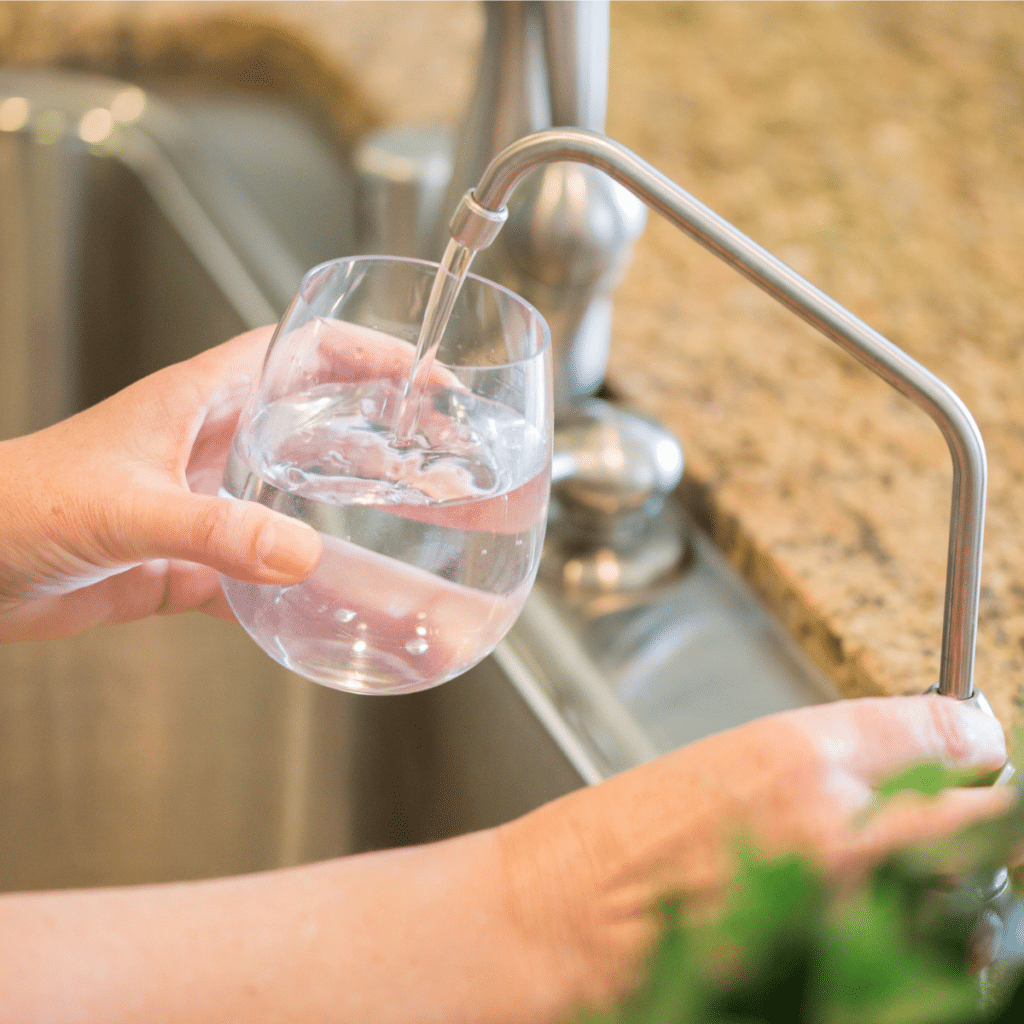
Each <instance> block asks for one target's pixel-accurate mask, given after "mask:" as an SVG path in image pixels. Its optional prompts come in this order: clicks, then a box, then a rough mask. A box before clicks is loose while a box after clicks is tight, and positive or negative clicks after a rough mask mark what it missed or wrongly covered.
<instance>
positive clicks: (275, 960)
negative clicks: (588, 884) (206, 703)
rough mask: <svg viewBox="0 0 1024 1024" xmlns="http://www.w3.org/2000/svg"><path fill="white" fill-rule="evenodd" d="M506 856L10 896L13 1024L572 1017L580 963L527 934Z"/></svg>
mask: <svg viewBox="0 0 1024 1024" xmlns="http://www.w3.org/2000/svg"><path fill="white" fill-rule="evenodd" d="M504 859H505V858H504V855H503V853H502V851H501V844H500V842H499V839H498V834H497V833H495V832H484V833H478V834H476V835H473V836H468V837H464V838H462V839H458V840H453V841H450V842H447V843H441V844H435V845H433V846H427V847H418V848H414V849H410V850H401V851H392V852H387V853H381V854H370V855H366V856H362V857H352V858H347V859H344V860H338V861H331V862H327V863H323V864H317V865H311V866H308V867H303V868H296V869H289V870H284V871H277V872H270V873H267V874H264V875H253V876H246V877H242V878H233V879H221V880H215V881H210V882H200V883H188V884H179V885H166V886H152V887H141V888H134V889H121V890H94V891H85V892H70V893H47V894H19V895H13V896H7V897H3V898H2V899H0V1005H2V1006H3V1018H4V1020H5V1021H6V1022H10V1024H19V1022H22V1021H24V1022H31V1024H51V1022H52V1024H58V1022H59V1024H65V1022H69V1021H75V1022H76V1024H77V1022H92V1021H96V1022H103V1024H117V1022H122V1021H146V1022H147V1024H172V1022H175V1024H176V1022H181V1024H185V1022H188V1024H207V1022H211V1024H212V1022H217V1024H223V1022H226V1021H247V1022H251V1024H257V1022H261V1021H295V1022H299V1021H315V1022H322V1021H328V1020H330V1021H335V1020H337V1021H358V1022H360V1024H366V1022H381V1024H384V1022H390V1021H394V1022H396V1024H397V1022H401V1024H408V1022H409V1021H413V1020H415V1021H417V1022H421V1021H423V1022H426V1021H436V1022H443V1021H451V1022H459V1024H466V1022H471V1021H487V1022H488V1024H498V1022H506V1021H507V1022H518V1021H522V1022H530V1024H537V1022H542V1021H548V1020H550V1021H555V1020H561V1019H564V1017H565V1014H566V1012H567V1011H568V1010H571V1008H572V1007H573V1005H574V1004H575V1003H576V1001H577V1000H578V997H579V992H580V987H581V984H582V982H581V978H580V974H581V966H580V962H579V959H578V957H575V956H572V955H568V954H567V955H565V956H562V955H560V953H559V951H558V950H555V949H552V948H545V947H544V946H543V941H538V940H537V936H535V935H529V934H527V933H526V932H524V931H523V930H522V929H521V928H520V927H519V926H518V923H517V922H516V920H515V916H516V915H514V914H511V913H510V912H509V902H508V896H509V894H508V885H507V880H506V877H505V871H504V867H503V862H504ZM538 895H539V894H538Z"/></svg>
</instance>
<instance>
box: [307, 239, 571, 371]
mask: <svg viewBox="0 0 1024 1024" xmlns="http://www.w3.org/2000/svg"><path fill="white" fill-rule="evenodd" d="M357 262H360V263H361V262H367V263H370V262H374V263H402V264H406V265H409V266H419V267H425V268H430V269H431V270H432V271H433V272H434V273H435V274H436V273H437V271H438V270H440V269H441V264H440V263H438V262H436V261H435V260H425V259H420V258H419V257H416V256H388V255H387V254H386V253H369V254H366V255H361V256H360V255H357V256H336V257H335V258H334V259H330V260H324V262H323V263H318V264H317V265H316V266H315V267H310V269H309V270H307V271H306V272H305V273H304V274H303V275H302V280H301V281H300V282H299V287H298V289H297V291H296V298H297V299H299V300H300V301H301V302H302V304H303V305H304V306H305V307H306V309H308V310H309V313H310V315H311V316H312V317H313V318H315V319H316V320H318V321H320V322H321V323H325V324H328V323H331V322H335V323H337V322H341V323H345V322H347V321H337V320H334V321H332V319H331V318H329V317H325V316H323V315H322V314H320V313H315V312H313V304H312V303H311V302H310V301H309V299H308V298H307V296H306V287H307V285H308V284H309V282H310V280H311V279H312V278H313V275H314V274H318V273H320V272H322V271H324V270H325V269H326V268H328V267H334V266H339V265H341V264H344V263H357ZM449 276H451V274H450V273H449ZM466 280H473V281H475V282H476V283H477V284H481V285H483V286H484V287H486V288H490V289H493V290H494V291H496V292H501V293H503V294H504V295H506V296H508V297H509V298H510V299H511V300H512V301H513V302H514V303H516V304H517V305H519V306H521V307H522V308H524V309H525V310H526V311H527V312H528V313H529V314H530V315H531V316H532V317H533V319H534V320H536V322H537V323H539V324H540V325H541V328H542V331H543V342H542V344H540V345H538V346H537V348H536V350H535V351H534V352H531V353H530V354H529V355H528V356H523V357H522V358H521V359H512V360H510V361H509V362H507V363H488V364H486V365H487V366H488V367H493V368H495V369H497V368H499V367H501V366H515V365H516V363H525V362H529V360H531V359H536V358H537V357H538V356H543V355H544V353H545V352H547V351H548V350H549V349H550V348H551V327H550V325H549V324H548V322H547V320H546V319H545V318H544V316H543V314H542V313H541V312H540V310H538V309H537V307H536V306H534V305H533V303H532V302H528V301H527V300H526V299H524V298H523V297H522V296H521V295H520V294H519V293H518V292H514V291H512V289H511V288H506V287H505V285H503V284H498V282H497V281H492V280H491V279H490V278H487V277H481V276H480V275H479V274H473V273H467V274H466ZM463 283H465V282H463ZM438 362H440V363H441V365H442V366H450V364H448V363H445V362H444V361H443V360H438ZM462 368H463V369H466V367H462Z"/></svg>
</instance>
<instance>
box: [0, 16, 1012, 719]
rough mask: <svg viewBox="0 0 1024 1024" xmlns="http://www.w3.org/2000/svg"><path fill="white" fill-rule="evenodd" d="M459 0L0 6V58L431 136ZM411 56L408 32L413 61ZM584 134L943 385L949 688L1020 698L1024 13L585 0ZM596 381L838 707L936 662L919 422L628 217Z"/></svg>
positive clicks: (715, 267)
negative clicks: (971, 438)
mask: <svg viewBox="0 0 1024 1024" xmlns="http://www.w3.org/2000/svg"><path fill="white" fill-rule="evenodd" d="M481 31H482V16H481V13H480V9H479V7H478V5H477V4H476V3H472V2H456V3H450V2H443V3H407V2H392V3H372V2H350V3H289V4H285V3H254V4H248V3H221V2H212V3H207V2H203V3H190V4H176V3H162V2H152V3H126V2H121V0H109V2H108V0H103V2H93V3H89V4H53V3H3V4H0V60H3V61H5V62H7V63H12V64H20V65H41V64H48V63H59V64H63V65H65V66H72V67H83V68H88V69H91V70H96V71H101V72H104V73H108V74H119V75H121V76H122V77H134V76H138V75H140V74H142V75H145V74H148V73H150V72H152V71H153V70H154V69H156V70H157V71H159V70H161V69H163V70H165V71H166V70H170V69H174V70H177V71H178V72H179V73H180V71H181V70H182V69H183V68H184V69H186V70H188V71H190V72H191V73H193V74H195V75H196V76H200V75H205V76H210V75H213V76H218V75H219V76H221V77H222V78H226V79H228V80H230V81H232V82H233V84H236V85H239V86H241V87H247V88H257V89H259V88H264V89H287V90H289V91H290V92H291V93H292V94H293V95H295V96H296V98H298V99H300V100H304V101H306V102H308V103H309V104H310V106H311V107H313V108H316V109H317V110H318V111H319V112H320V113H321V114H322V115H323V116H324V117H326V118H327V119H328V120H330V121H332V122H333V124H334V126H335V127H336V128H337V129H338V130H339V131H341V132H343V133H344V132H349V133H351V132H356V131H359V130H362V129H364V128H366V127H368V126H370V125H372V124H379V123H383V122H390V123H407V122H418V121H440V122H449V123H453V122H456V121H457V120H458V118H459V114H460V111H461V110H462V109H463V105H464V104H465V102H466V99H467V97H468V95H469V92H470V90H471V87H472V80H473V74H474V65H475V57H476V52H477V48H478V46H479V40H480V36H481ZM424 40H430V42H431V45H430V46H425V45H424ZM611 58H612V59H611V80H610V95H609V113H608V133H609V135H611V136H613V137H614V138H617V139H619V140H620V141H622V142H623V143H625V144H626V145H628V146H630V147H631V148H632V149H634V150H635V151H636V152H637V153H639V154H640V155H641V156H643V157H644V158H645V159H647V160H649V161H650V162H651V163H653V164H654V165H655V166H657V167H658V168H659V169H660V170H662V171H663V172H664V173H666V174H667V175H668V176H669V177H671V178H673V179H674V180H676V181H677V182H679V183H680V184H681V185H682V186H683V187H684V188H686V189H688V190H689V191H691V192H692V193H693V194H694V195H696V196H697V198H699V199H701V200H702V201H703V202H705V203H706V204H707V205H709V206H711V207H712V209H714V210H715V211H716V212H718V213H719V214H721V215H722V216H724V217H725V218H726V219H728V220H730V221H731V222H733V223H734V224H735V225H736V226H737V227H739V228H740V229H741V230H742V231H744V232H745V233H747V234H748V235H750V236H751V237H752V238H753V239H754V240H755V241H757V242H759V243H760V244H761V245H763V246H764V247H765V248H767V249H768V250H769V251H771V252H772V253H774V254H775V255H776V256H778V257H779V258H780V259H782V260H783V261H784V262H786V263H788V264H789V265H790V266H792V267H793V268H794V269H796V270H797V271H799V272H800V273H801V274H803V275H804V276H806V277H807V278H808V279H809V280H810V281H811V282H813V283H814V284H816V285H817V286H818V287H820V288H821V289H823V290H824V291H825V292H827V293H828V294H829V295H831V296H832V297H833V298H835V299H836V300H838V301H839V302H840V303H842V304H843V305H845V306H846V307H847V308H849V309H850V310H851V311H852V312H854V313H856V314H857V315H858V316H859V317H861V318H862V319H863V320H865V321H866V322H867V323H868V324H870V325H871V326H872V327H874V328H876V329H877V330H879V331H880V332H881V333H882V334H884V335H886V336H887V337H888V338H890V339H891V340H892V341H894V342H895V343H896V344H898V345H900V346H901V347H902V348H904V349H905V350H906V351H907V352H909V353H910V354H911V355H912V356H914V357H915V358H916V359H918V360H919V361H921V362H922V363H924V365H925V366H927V367H928V368H929V369H931V370H933V371H934V372H935V373H937V374H938V375H939V376H940V377H941V378H942V379H943V380H945V381H946V382H947V383H948V384H949V385H950V386H951V387H952V388H953V389H954V390H955V391H956V392H957V393H958V394H959V395H960V396H961V397H962V398H963V399H964V401H965V402H966V404H967V406H968V407H969V408H970V409H971V411H972V412H973V413H974V415H975V417H976V419H977V420H978V423H979V425H980V427H981V430H982V433H983V435H984V438H985V443H986V445H987V448H988V453H989V471H990V472H989V494H988V520H987V530H986V544H985V558H984V565H983V577H982V604H981V618H980V625H979V634H978V654H977V669H976V679H977V681H978V683H979V684H980V685H981V687H982V688H983V689H984V691H985V693H986V694H987V696H988V697H989V699H990V701H991V702H992V704H993V707H994V708H995V710H996V713H997V714H998V715H999V717H1000V719H1001V720H1002V721H1003V723H1004V724H1005V725H1006V726H1010V725H1011V724H1012V722H1013V720H1014V718H1015V716H1016V714H1017V708H1018V703H1019V701H1020V700H1021V692H1022V685H1021V684H1022V682H1024V545H1022V544H1020V543H1018V540H1017V521H1018V516H1017V508H1018V506H1019V505H1022V504H1024V404H1021V405H1020V406H1019V407H1018V402H1017V396H1018V394H1019V392H1020V390H1021V386H1020V385H1021V382H1022V381H1024V354H1022V351H1024V286H1022V284H1021V269H1020V268H1021V267H1022V266H1024V7H1022V6H1021V5H1019V4H1015V3H1009V4H1007V3H985V2H981V3H970V4H960V3H934V4H933V3H927V2H925V3H915V4H858V3H843V4H800V3H795V4H789V3H785V4H778V3H757V4H754V3H715V4H706V3H699V4H690V3H668V2H665V3H620V2H616V3H613V4H612V28H611ZM615 316H616V319H615V339H614V343H613V352H612V358H611V364H610V370H609V377H610V381H611V383H612V385H613V386H614V388H615V389H616V391H617V392H618V393H619V394H621V395H622V396H623V397H625V398H626V399H628V400H629V401H631V402H634V403H636V404H637V405H639V406H641V407H643V408H646V409H648V410H650V411H652V412H654V413H655V414H656V415H658V416H660V417H661V418H662V419H663V420H664V421H665V422H666V423H667V424H668V425H669V426H671V427H672V428H673V429H674V430H675V431H676V433H677V434H678V435H679V437H680V438H681V440H682V441H683V444H684V447H685V448H686V452H687V460H688V469H687V478H686V482H685V488H686V494H687V495H688V496H689V498H690V500H691V502H692V504H693V507H694V508H695V509H696V510H697V512H698V514H699V516H700V517H701V518H702V520H703V521H704V522H705V524H706V525H707V526H708V527H709V528H710V529H711V531H712V533H713V534H714V536H715V537H716V539H717V540H718V541H719V543H720V544H721V545H722V546H723V548H724V549H725V550H726V551H727V552H728V553H729V555H730V557H731V558H732V559H733V560H734V562H735V563H736V564H737V565H739V566H740V567H741V568H742V569H743V571H744V572H745V573H746V575H747V576H748V578H749V579H750V580H751V581H752V582H753V584H754V585H755V587H756V588H757V589H758V590H759V591H760V592H761V593H762V595H764V596H765V598H766V599H767V601H768V603H769V605H770V606H771V607H772V608H773V609H774V610H775V612H776V613H777V614H779V615H780V617H781V618H782V620H783V621H784V622H786V623H787V624H788V625H789V626H790V628H791V629H792V630H793V632H794V633H795V635H797V636H798V638H799V639H800V640H801V642H802V643H803V644H804V646H805V648H806V649H807V650H808V651H809V652H810V653H811V655H812V656H813V657H814V658H815V659H816V660H817V661H818V663H819V664H820V665H821V666H822V667H823V668H824V669H825V670H826V671H827V672H828V673H829V675H830V676H831V677H832V678H833V679H834V680H835V681H836V683H837V685H838V686H839V688H840V690H841V691H842V692H844V693H846V694H849V695H854V694H861V693H900V692H917V691H920V690H923V689H924V688H926V687H927V686H928V685H929V684H930V683H932V682H933V681H934V680H935V679H936V678H937V674H938V660H939V643H940V634H941V617H942V595H943V588H944V582H945V559H946V546H947V532H948V522H949V507H950V488H951V470H950V460H949V455H948V452H947V450H946V446H945V443H944V442H943V440H942V439H941V437H940V435H939V433H938V430H937V429H936V428H935V427H934V425H933V424H932V423H931V421H930V420H929V419H928V418H927V417H926V416H925V415H924V414H923V413H921V412H919V411H918V410H917V409H916V408H914V407H913V406H912V405H911V404H910V403H909V402H907V401H906V400H905V399H903V398H901V397H900V396H898V395H897V394H895V392H893V391H892V390H891V389H889V388H888V386H887V385H885V384H883V383H882V382H881V381H879V380H877V379H876V378H874V377H872V376H871V375H870V374H868V373H867V371H865V370H863V369H862V368H860V367H859V366H858V365H857V364H855V363H854V362H853V360H851V359H850V358H849V357H847V356H845V355H844V354H843V353H841V352H840V351H839V350H838V349H837V348H836V346H834V345H833V344H832V343H831V342H828V341H826V340H825V339H823V338H821V337H820V336H819V335H817V334H816V333H815V332H814V331H812V330H811V329H810V328H809V327H807V326H806V325H804V324H803V323H802V322H800V321H799V320H797V319H796V318H795V317H794V316H793V315H792V314H790V313H788V312H786V311H785V310H783V309H782V308H781V307H779V306H777V305H776V304H774V303H773V301H772V300H771V299H769V298H768V297H767V296H764V295H762V294H761V293H760V292H759V291H757V289H755V288H754V287H753V286H752V285H750V284H749V283H748V282H746V281H745V280H743V279H742V278H740V277H739V276H738V275H736V274H735V272H733V271H732V270H730V269H729V268H727V267H725V266H724V265H721V264H719V263H718V262H717V261H716V260H715V259H714V258H713V257H712V256H710V255H709V254H707V253H705V252H704V250H702V249H700V248H699V247H698V246H696V245H695V244H694V243H693V242H691V241H690V240H689V239H687V238H685V237H684V236H683V235H682V234H680V233H679V232H678V231H676V230H675V229H674V228H672V227H671V226H669V225H668V224H667V223H665V222H663V221H661V220H660V219H658V218H657V217H653V216H652V218H651V219H650V221H649V226H648V228H647V230H646V232H645V235H644V237H643V238H642V239H641V241H640V242H639V243H638V245H637V246H636V249H635V253H634V260H633V264H632V266H631V268H630V269H629V271H628V272H627V274H626V277H625V279H624V280H623V282H622V284H621V286H620V288H619V290H618V292H617V301H616V314H615Z"/></svg>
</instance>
